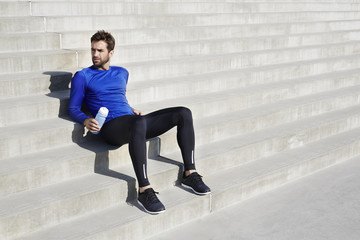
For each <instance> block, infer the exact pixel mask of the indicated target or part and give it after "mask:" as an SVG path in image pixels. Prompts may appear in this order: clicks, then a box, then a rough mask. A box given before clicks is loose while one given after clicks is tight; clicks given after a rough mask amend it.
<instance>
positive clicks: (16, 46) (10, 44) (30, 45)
mask: <svg viewBox="0 0 360 240" xmlns="http://www.w3.org/2000/svg"><path fill="white" fill-rule="evenodd" d="M58 49H60V34H57V33H18V34H2V35H1V36H0V52H1V53H4V52H8V53H11V52H24V51H36V50H40V51H41V50H58Z"/></svg>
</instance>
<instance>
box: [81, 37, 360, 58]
mask: <svg viewBox="0 0 360 240" xmlns="http://www.w3.org/2000/svg"><path fill="white" fill-rule="evenodd" d="M339 35H340V36H341V37H340V38H338V39H337V38H336V36H334V35H332V34H331V35H328V36H327V37H325V36H321V37H320V38H313V40H310V41H309V42H308V43H306V39H304V37H303V36H300V37H298V36H296V37H295V36H293V37H289V36H281V37H275V36H272V37H271V38H269V36H266V37H263V38H261V37H260V38H259V37H257V38H230V39H215V40H196V41H181V42H179V41H176V42H167V43H164V42H163V43H152V44H136V45H126V46H122V45H120V46H118V47H116V48H115V52H116V53H120V54H115V55H114V57H113V58H112V61H115V62H118V63H120V62H137V61H139V60H141V61H151V60H161V59H173V58H178V57H184V56H204V55H211V54H214V55H215V54H227V53H229V54H231V53H237V52H249V51H260V50H270V49H271V50H276V49H286V48H291V47H307V46H311V47H315V46H317V45H318V44H319V42H321V44H322V45H325V46H327V44H339V45H340V44H341V45H349V46H348V47H350V45H353V44H357V43H358V40H359V39H360V35H359V36H358V39H355V35H352V36H353V38H354V40H353V41H349V40H344V39H343V36H344V34H343V33H340V34H339ZM324 39H331V40H324ZM78 52H79V59H80V64H82V65H84V64H85V63H83V61H85V62H86V63H87V64H91V54H90V51H89V49H83V50H79V51H78ZM356 52H357V49H356V48H355V49H354V51H353V53H356ZM86 59H90V60H88V61H86Z"/></svg>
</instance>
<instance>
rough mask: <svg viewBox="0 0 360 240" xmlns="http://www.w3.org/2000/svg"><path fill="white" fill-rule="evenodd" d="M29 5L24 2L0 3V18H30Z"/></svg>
mask: <svg viewBox="0 0 360 240" xmlns="http://www.w3.org/2000/svg"><path fill="white" fill-rule="evenodd" d="M30 13H31V4H30V3H29V2H26V1H23V2H21V1H16V2H15V1H0V16H2V17H7V16H11V17H14V16H30Z"/></svg>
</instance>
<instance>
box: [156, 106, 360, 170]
mask: <svg viewBox="0 0 360 240" xmlns="http://www.w3.org/2000/svg"><path fill="white" fill-rule="evenodd" d="M358 110H359V106H353V107H349V108H347V109H343V110H338V111H334V112H329V113H324V114H323V115H320V116H312V117H309V118H307V119H301V118H298V119H296V118H293V119H292V121H293V122H287V123H286V121H284V123H283V124H282V125H276V123H274V126H272V127H270V126H269V124H271V123H266V124H268V125H266V124H265V125H266V126H260V127H259V126H255V127H254V131H255V132H252V131H250V132H249V130H245V131H243V132H240V131H237V130H238V129H239V128H241V127H239V126H236V125H235V121H234V122H233V124H234V125H233V126H236V128H234V134H233V137H230V138H229V137H228V138H222V136H221V135H222V134H224V133H223V132H226V131H229V128H230V125H231V124H232V123H229V124H226V126H224V127H223V128H222V129H220V128H218V129H215V128H216V125H215V124H213V127H212V129H211V130H213V129H214V130H213V131H214V132H215V131H217V132H216V133H213V134H212V135H211V136H214V135H215V134H218V135H219V139H217V140H213V142H210V143H207V144H203V145H200V144H201V143H199V144H198V146H197V147H196V153H195V157H196V159H197V160H196V165H197V168H198V169H199V170H201V172H205V173H207V174H214V173H216V172H217V171H220V170H224V169H227V168H233V167H236V166H240V165H242V164H245V163H248V162H251V161H256V160H259V159H261V158H265V157H270V156H273V155H275V154H278V153H279V152H282V151H288V150H291V149H294V148H298V147H302V146H304V145H307V144H310V145H311V144H313V143H314V142H316V141H319V140H321V139H324V138H327V137H332V136H336V135H337V134H342V133H344V132H346V131H351V130H352V129H356V128H358V127H359V119H360V118H359V114H358V113H355V112H354V111H358ZM339 114H340V115H341V116H339ZM248 120H249V119H241V120H239V122H242V123H245V124H246V123H248V125H251V123H249V122H248ZM262 120H263V121H265V120H264V118H263V119H262ZM255 121H256V120H255ZM299 124H304V125H302V126H300V125H299ZM254 125H255V124H254ZM197 129H199V133H202V132H201V131H202V130H203V129H204V127H202V128H199V127H198V128H197ZM222 131H223V132H222ZM235 134H238V135H236V136H235ZM197 136H198V134H197ZM211 136H210V137H211ZM221 139H223V140H221ZM164 140H166V139H164ZM162 152H163V149H161V156H163V157H164V158H165V159H172V160H176V161H178V162H181V159H182V158H181V156H180V154H179V153H178V152H173V153H169V154H166V153H164V154H163V153H162Z"/></svg>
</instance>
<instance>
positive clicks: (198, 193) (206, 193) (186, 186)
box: [181, 183, 211, 195]
mask: <svg viewBox="0 0 360 240" xmlns="http://www.w3.org/2000/svg"><path fill="white" fill-rule="evenodd" d="M181 186H183V187H184V188H187V189H190V190H191V191H193V192H194V193H195V194H197V195H208V194H210V193H211V191H210V192H205V193H200V192H197V191H195V189H193V188H192V187H190V186H188V185H185V184H183V183H181Z"/></svg>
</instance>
